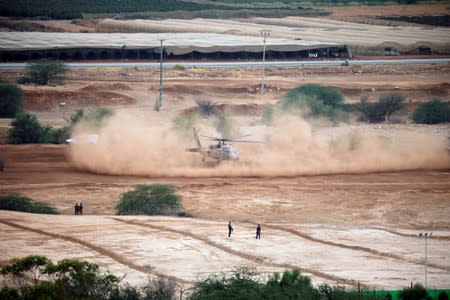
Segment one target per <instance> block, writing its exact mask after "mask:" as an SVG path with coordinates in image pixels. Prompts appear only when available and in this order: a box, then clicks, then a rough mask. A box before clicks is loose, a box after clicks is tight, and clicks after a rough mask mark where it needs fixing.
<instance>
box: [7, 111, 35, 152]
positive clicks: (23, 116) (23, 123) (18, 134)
mask: <svg viewBox="0 0 450 300" xmlns="http://www.w3.org/2000/svg"><path fill="white" fill-rule="evenodd" d="M41 134H42V127H41V124H40V123H39V121H38V120H37V118H36V116H35V115H33V114H30V113H25V112H23V113H18V114H17V115H16V118H15V119H14V120H13V121H12V122H11V128H10V129H9V131H8V143H10V144H32V143H39V142H40V139H41Z"/></svg>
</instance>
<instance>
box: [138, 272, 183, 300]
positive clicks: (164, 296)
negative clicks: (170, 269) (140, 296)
mask: <svg viewBox="0 0 450 300" xmlns="http://www.w3.org/2000/svg"><path fill="white" fill-rule="evenodd" d="M175 288H176V282H175V281H173V280H170V279H165V278H161V277H158V278H155V279H152V280H150V281H149V282H148V283H147V284H146V285H145V286H144V287H143V288H142V290H143V292H144V295H145V296H144V298H145V299H151V300H171V299H175V292H176V290H175Z"/></svg>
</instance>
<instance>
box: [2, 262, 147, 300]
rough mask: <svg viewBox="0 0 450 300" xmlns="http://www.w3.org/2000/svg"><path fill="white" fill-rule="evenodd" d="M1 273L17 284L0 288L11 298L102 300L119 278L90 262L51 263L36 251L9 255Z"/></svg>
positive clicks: (109, 294)
mask: <svg viewBox="0 0 450 300" xmlns="http://www.w3.org/2000/svg"><path fill="white" fill-rule="evenodd" d="M1 273H2V274H3V275H4V276H6V277H10V278H12V279H13V280H14V282H16V285H17V286H18V287H19V289H13V288H8V289H2V290H1V291H0V296H3V295H6V296H7V297H14V298H12V299H100V300H102V299H105V300H106V299H110V298H112V297H110V296H112V295H113V294H114V293H115V291H117V290H118V289H119V287H118V283H119V282H120V280H119V278H118V277H116V276H114V275H111V274H109V273H101V272H100V271H99V267H98V265H96V264H94V263H90V262H86V261H78V260H73V259H63V260H61V261H59V262H58V263H56V264H54V263H53V262H52V261H51V260H49V259H48V258H47V257H45V256H37V255H31V256H27V257H24V258H15V259H12V260H11V261H10V262H9V263H8V264H7V265H6V266H5V267H4V268H2V269H1ZM30 278H31V281H32V283H33V284H32V285H30V284H29V282H30ZM7 297H5V298H6V299H8V298H7ZM1 299H4V298H1ZM120 299H123V298H120ZM138 299H139V298H138Z"/></svg>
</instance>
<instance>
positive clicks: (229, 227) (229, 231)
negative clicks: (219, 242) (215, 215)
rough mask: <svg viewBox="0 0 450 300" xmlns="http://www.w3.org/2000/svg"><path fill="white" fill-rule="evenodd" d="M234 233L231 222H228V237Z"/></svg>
mask: <svg viewBox="0 0 450 300" xmlns="http://www.w3.org/2000/svg"><path fill="white" fill-rule="evenodd" d="M232 232H233V226H231V221H230V222H228V237H231V233H232Z"/></svg>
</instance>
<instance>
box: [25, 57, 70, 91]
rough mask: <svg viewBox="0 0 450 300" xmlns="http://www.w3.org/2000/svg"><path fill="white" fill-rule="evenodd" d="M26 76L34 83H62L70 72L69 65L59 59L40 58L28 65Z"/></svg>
mask: <svg viewBox="0 0 450 300" xmlns="http://www.w3.org/2000/svg"><path fill="white" fill-rule="evenodd" d="M26 70H27V75H26V77H28V78H29V80H30V81H31V82H32V83H36V84H39V85H47V84H49V83H61V82H62V81H63V80H64V79H65V77H66V74H67V72H68V70H69V69H68V67H67V66H66V65H65V64H63V63H61V62H58V61H53V60H40V61H38V62H35V63H31V64H29V65H27V69H26Z"/></svg>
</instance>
